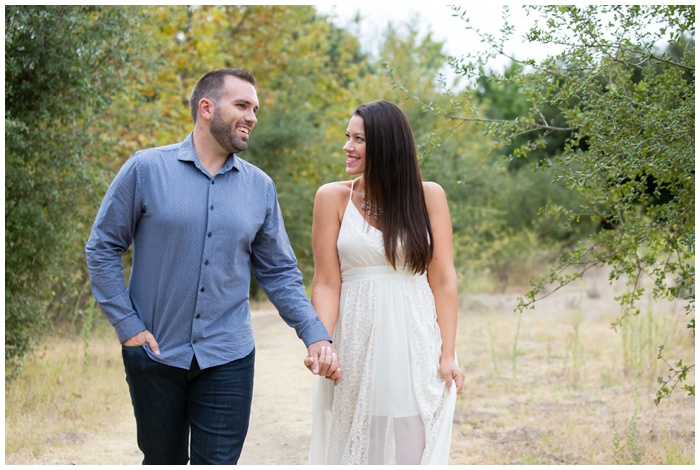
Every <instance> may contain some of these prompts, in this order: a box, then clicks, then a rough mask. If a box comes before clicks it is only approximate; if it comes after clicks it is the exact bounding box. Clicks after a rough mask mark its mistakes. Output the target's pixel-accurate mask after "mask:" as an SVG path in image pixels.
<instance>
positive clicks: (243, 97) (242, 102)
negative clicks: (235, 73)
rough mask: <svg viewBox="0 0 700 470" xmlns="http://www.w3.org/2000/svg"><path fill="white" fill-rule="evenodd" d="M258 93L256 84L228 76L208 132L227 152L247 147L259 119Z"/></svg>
mask: <svg viewBox="0 0 700 470" xmlns="http://www.w3.org/2000/svg"><path fill="white" fill-rule="evenodd" d="M258 106H259V103H258V95H257V93H256V91H255V87H254V86H253V85H252V84H250V83H248V82H246V81H245V80H242V79H240V78H237V77H232V76H227V77H226V78H225V81H224V93H223V94H222V95H221V99H219V102H218V103H216V104H215V109H214V116H213V118H212V120H211V123H210V126H209V132H210V133H211V135H212V137H214V139H215V140H216V141H217V143H218V144H219V145H220V146H221V147H222V148H223V149H224V150H225V151H226V152H227V153H237V152H242V151H243V150H245V149H246V148H248V139H249V138H250V133H251V132H252V131H253V128H254V127H255V123H256V122H258V118H257V117H256V113H257V112H258Z"/></svg>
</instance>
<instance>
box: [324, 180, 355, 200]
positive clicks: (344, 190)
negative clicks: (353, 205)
mask: <svg viewBox="0 0 700 470" xmlns="http://www.w3.org/2000/svg"><path fill="white" fill-rule="evenodd" d="M351 183H352V181H334V182H332V183H326V184H324V185H322V186H321V187H320V188H318V190H317V191H316V200H319V199H323V200H341V199H347V198H348V197H349V196H350V185H351Z"/></svg>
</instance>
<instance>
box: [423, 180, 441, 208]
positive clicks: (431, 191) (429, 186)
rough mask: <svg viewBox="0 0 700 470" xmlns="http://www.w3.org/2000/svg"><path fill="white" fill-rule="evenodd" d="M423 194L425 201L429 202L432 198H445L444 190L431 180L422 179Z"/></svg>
mask: <svg viewBox="0 0 700 470" xmlns="http://www.w3.org/2000/svg"><path fill="white" fill-rule="evenodd" d="M423 194H425V201H426V203H429V202H430V201H434V200H436V199H437V200H442V199H445V197H446V196H445V190H444V189H442V186H440V185H439V184H438V183H435V182H433V181H423Z"/></svg>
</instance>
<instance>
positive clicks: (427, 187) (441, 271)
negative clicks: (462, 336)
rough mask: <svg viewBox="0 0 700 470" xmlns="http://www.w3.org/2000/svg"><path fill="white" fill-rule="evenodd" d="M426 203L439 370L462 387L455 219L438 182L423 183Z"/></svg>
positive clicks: (429, 272)
mask: <svg viewBox="0 0 700 470" xmlns="http://www.w3.org/2000/svg"><path fill="white" fill-rule="evenodd" d="M423 188H424V192H425V202H426V205H427V208H428V217H429V218H430V226H431V229H432V233H433V244H434V250H433V258H432V260H431V261H430V264H429V265H428V281H429V282H430V288H431V289H432V291H433V296H434V297H435V308H436V310H437V321H438V325H439V326H440V334H441V336H442V354H441V356H440V373H441V374H442V376H443V378H444V379H445V382H446V384H447V387H448V388H449V387H450V386H451V384H452V379H454V380H455V383H456V385H457V391H458V392H459V391H460V390H461V389H462V383H463V381H464V373H463V372H462V371H461V370H460V369H459V367H457V364H456V363H455V337H456V334H457V310H458V305H457V304H458V301H457V274H456V272H455V267H454V261H453V258H452V222H451V221H450V210H449V207H448V205H447V197H446V196H445V192H444V190H443V189H442V187H440V185H438V184H436V183H424V184H423Z"/></svg>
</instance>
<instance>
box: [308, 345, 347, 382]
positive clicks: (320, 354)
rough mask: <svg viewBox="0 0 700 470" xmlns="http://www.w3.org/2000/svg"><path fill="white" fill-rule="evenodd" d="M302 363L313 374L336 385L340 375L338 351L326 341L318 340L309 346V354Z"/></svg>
mask: <svg viewBox="0 0 700 470" xmlns="http://www.w3.org/2000/svg"><path fill="white" fill-rule="evenodd" d="M304 365H305V366H306V368H307V369H309V370H310V371H311V373H312V374H314V375H320V376H323V377H325V378H327V379H329V380H333V382H334V383H335V384H336V385H338V384H339V383H340V379H341V376H342V369H341V368H340V361H339V360H338V353H337V352H336V351H335V349H333V346H331V343H329V342H328V341H319V342H317V343H313V344H311V345H310V346H309V355H308V356H307V357H305V358H304Z"/></svg>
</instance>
